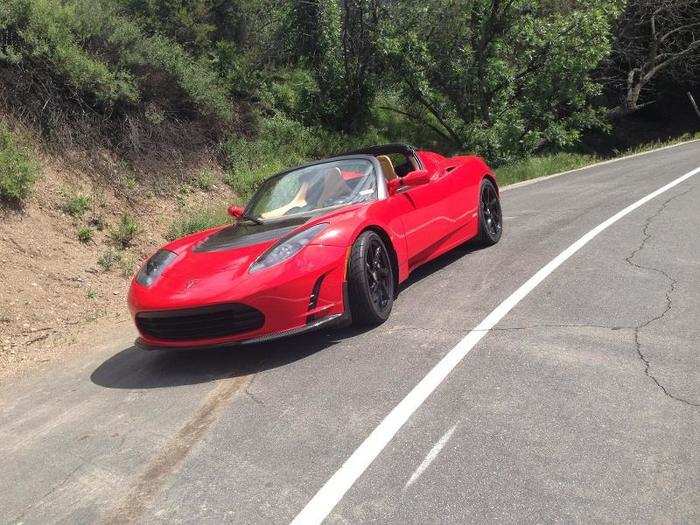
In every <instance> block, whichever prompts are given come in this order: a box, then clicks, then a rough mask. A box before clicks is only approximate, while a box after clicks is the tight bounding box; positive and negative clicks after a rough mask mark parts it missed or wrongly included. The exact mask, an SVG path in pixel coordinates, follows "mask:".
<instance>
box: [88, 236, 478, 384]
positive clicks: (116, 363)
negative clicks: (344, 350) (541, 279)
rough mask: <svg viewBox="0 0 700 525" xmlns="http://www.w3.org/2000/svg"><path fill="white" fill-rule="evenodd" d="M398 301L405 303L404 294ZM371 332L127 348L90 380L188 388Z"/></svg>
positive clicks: (422, 271) (457, 254)
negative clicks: (198, 347)
mask: <svg viewBox="0 0 700 525" xmlns="http://www.w3.org/2000/svg"><path fill="white" fill-rule="evenodd" d="M478 248H479V246H478V245H477V244H475V243H468V244H465V245H463V246H460V247H458V248H455V249H454V250H452V251H450V252H448V253H447V254H445V255H443V256H441V257H439V258H438V259H436V260H434V261H432V262H430V263H427V264H425V265H424V266H421V267H420V268H418V269H417V270H416V271H414V272H413V273H412V274H411V276H410V277H409V278H408V280H406V281H405V282H404V283H403V284H402V285H401V287H400V289H399V292H404V291H405V290H406V289H407V288H409V287H410V286H412V285H413V284H416V283H417V282H419V281H421V280H423V279H425V278H426V277H428V276H430V275H431V274H434V273H435V272H437V271H439V270H441V269H443V268H445V267H446V266H449V265H450V264H452V263H454V262H456V261H457V260H459V259H461V258H462V257H464V256H465V255H468V254H469V253H471V252H473V251H475V250H477V249H478ZM402 300H408V295H404V296H403V297H402ZM369 329H371V328H355V327H350V328H343V329H338V330H334V331H321V332H316V333H310V334H306V335H301V336H296V337H290V338H289V339H283V340H280V341H277V342H271V343H265V344H258V345H249V346H239V347H229V348H216V349H206V350H156V351H148V350H141V349H139V348H136V347H133V346H132V347H129V348H126V349H124V350H122V351H121V352H119V353H117V354H115V355H113V356H112V357H110V358H109V359H107V360H106V361H105V362H104V363H102V364H101V365H100V366H98V367H97V369H95V371H94V372H93V373H92V375H91V376H90V379H91V380H92V382H93V383H95V384H97V385H100V386H103V387H106V388H125V389H148V388H162V387H172V386H182V385H192V384H198V383H205V382H208V381H215V380H217V379H224V378H230V377H238V376H243V375H248V374H255V373H257V372H262V371H264V370H270V369H273V368H277V367H279V366H284V365H287V364H290V363H293V362H294V361H298V360H300V359H304V358H306V357H308V356H310V355H312V354H314V353H316V352H319V351H321V350H323V349H325V348H329V347H331V346H333V345H335V344H337V343H339V342H341V341H343V340H345V339H350V338H352V337H354V336H355V335H358V334H360V333H363V332H364V331H367V330H369Z"/></svg>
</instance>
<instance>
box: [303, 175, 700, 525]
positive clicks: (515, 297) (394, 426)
mask: <svg viewBox="0 0 700 525" xmlns="http://www.w3.org/2000/svg"><path fill="white" fill-rule="evenodd" d="M697 173H700V167H698V168H695V169H694V170H693V171H690V172H688V173H686V174H685V175H683V176H681V177H678V178H677V179H675V180H674V181H672V182H670V183H668V184H666V185H665V186H662V187H661V188H659V189H658V190H656V191H654V192H652V193H650V194H649V195H647V196H646V197H643V198H641V199H639V200H638V201H637V202H635V203H633V204H630V205H629V206H627V207H626V208H624V209H623V210H621V211H619V212H617V213H616V214H615V215H613V216H612V217H610V218H609V219H608V220H606V221H604V222H602V223H600V224H599V225H598V226H596V227H595V228H593V229H592V230H591V231H589V232H588V233H586V234H585V235H584V236H583V237H581V238H580V239H578V240H577V241H576V242H574V243H573V244H572V245H571V246H569V247H568V248H567V249H566V250H564V251H563V252H561V253H560V254H559V255H557V256H556V257H555V258H554V259H552V260H551V261H549V262H548V263H547V264H546V265H544V266H543V267H542V268H541V269H540V270H539V271H538V272H537V273H535V274H534V275H533V276H532V277H530V278H529V279H528V280H527V281H525V283H523V284H522V285H521V286H520V288H518V289H517V290H515V291H514V292H513V293H512V294H511V295H510V296H509V297H508V298H507V299H505V300H504V301H503V302H502V303H501V304H499V305H498V306H497V307H496V308H495V309H494V310H493V311H492V312H491V313H490V314H489V315H487V316H486V317H485V318H484V320H483V321H481V322H480V323H479V324H478V326H476V328H474V329H473V330H471V331H470V332H469V333H468V334H467V335H466V336H465V337H464V339H462V340H461V341H460V342H459V343H457V346H455V347H454V348H453V349H452V350H450V351H449V352H447V354H446V355H445V357H443V358H442V359H441V360H440V361H439V362H438V363H437V364H436V365H435V366H434V367H433V368H432V370H430V372H428V374H427V375H426V376H425V377H424V378H423V379H421V380H420V382H419V383H418V384H417V385H416V386H414V387H413V389H412V390H411V391H410V392H409V393H408V394H407V395H406V397H404V398H403V399H402V400H401V401H400V402H399V404H398V405H396V406H395V407H394V409H393V410H392V411H391V412H389V414H388V415H387V416H386V417H385V418H384V419H383V420H382V422H381V423H379V425H378V426H377V427H376V428H375V429H374V430H373V431H372V432H371V433H370V435H369V436H367V438H366V439H365V440H364V441H363V442H362V443H361V444H360V446H359V447H357V449H355V451H354V452H353V453H352V455H351V456H350V457H349V458H348V459H347V460H346V461H345V463H343V465H342V466H341V467H340V468H339V469H338V471H337V472H336V473H335V474H333V476H331V478H330V479H329V480H328V481H327V482H326V483H325V484H324V485H323V486H322V487H321V489H320V490H319V491H318V492H317V493H316V495H315V496H314V497H313V498H311V500H310V501H309V502H308V503H307V504H306V506H305V507H304V508H303V509H302V511H301V512H300V513H299V514H298V515H297V517H296V518H294V520H293V521H292V525H302V524H303V525H310V524H316V523H321V522H322V521H323V520H324V519H325V518H326V517H327V516H328V514H329V513H330V512H331V511H332V510H333V508H334V507H335V506H336V505H337V504H338V502H339V501H340V500H341V498H342V497H343V496H344V495H345V493H346V492H347V491H348V490H350V487H352V486H353V484H354V483H355V481H357V479H358V478H359V477H360V476H361V475H362V473H363V472H364V471H365V470H366V469H367V467H369V466H370V464H371V463H372V462H373V461H374V460H375V459H376V457H377V456H378V455H379V454H380V453H381V452H382V450H384V448H385V447H386V446H387V445H388V444H389V442H390V441H391V440H392V439H393V437H394V436H395V435H396V433H397V432H398V431H399V430H400V429H401V427H402V426H403V425H404V424H405V423H406V421H408V419H409V418H410V417H411V416H412V415H413V413H414V412H415V411H416V410H418V408H420V406H421V405H422V404H423V402H424V401H425V400H426V399H427V398H428V396H429V395H430V394H432V393H433V391H434V390H435V389H436V388H437V387H438V386H440V384H441V383H442V382H443V381H444V380H445V378H446V377H447V376H448V374H449V373H450V372H451V371H452V370H453V369H454V368H455V367H456V366H457V365H458V364H459V363H460V362H461V361H462V359H464V357H465V356H466V355H467V354H468V353H469V352H470V351H471V349H472V348H474V346H475V345H476V344H477V343H478V342H479V341H480V340H481V338H482V337H484V336H485V335H486V333H487V332H488V331H489V330H491V329H492V328H493V327H494V326H495V325H496V323H498V322H499V321H500V320H501V319H503V317H504V316H505V315H506V314H507V313H508V312H510V310H511V309H512V308H513V307H514V306H515V305H517V304H518V303H519V302H520V301H522V299H523V298H524V297H526V296H527V295H528V294H529V293H530V292H531V291H532V290H533V289H535V287H537V285H538V284H540V283H541V282H542V281H543V280H544V279H545V278H546V277H547V276H548V275H549V274H550V273H552V272H553V271H554V270H556V269H557V268H558V267H559V266H560V265H561V264H562V263H563V262H564V261H566V260H567V259H568V258H569V257H571V256H572V255H574V254H575V253H576V252H577V251H579V250H580V249H581V248H583V247H584V246H585V245H586V244H588V242H590V241H591V240H592V239H593V238H594V237H595V236H596V235H598V234H599V233H601V232H602V231H604V230H605V229H607V228H609V227H610V226H612V225H613V224H615V223H616V222H617V221H619V220H620V219H622V218H623V217H624V216H625V215H627V214H628V213H631V212H633V211H634V210H636V209H637V208H639V207H640V206H642V205H644V204H646V203H647V202H649V201H650V200H652V199H654V198H655V197H658V196H659V195H661V194H662V193H664V192H666V191H668V190H670V189H671V188H673V187H675V186H677V185H678V184H680V183H681V182H683V181H685V180H687V179H689V178H690V177H692V176H693V175H695V174H697Z"/></svg>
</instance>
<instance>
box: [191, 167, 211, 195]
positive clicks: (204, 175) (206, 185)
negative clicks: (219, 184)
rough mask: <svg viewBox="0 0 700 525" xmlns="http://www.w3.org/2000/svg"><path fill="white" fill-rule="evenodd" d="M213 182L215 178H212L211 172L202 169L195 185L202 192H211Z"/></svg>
mask: <svg viewBox="0 0 700 525" xmlns="http://www.w3.org/2000/svg"><path fill="white" fill-rule="evenodd" d="M215 181H216V177H214V174H213V173H212V171H211V170H209V169H203V170H202V171H201V173H200V174H199V176H198V177H197V179H196V180H195V184H196V185H197V187H198V188H199V189H200V190H202V191H211V190H212V188H213V187H214V182H215Z"/></svg>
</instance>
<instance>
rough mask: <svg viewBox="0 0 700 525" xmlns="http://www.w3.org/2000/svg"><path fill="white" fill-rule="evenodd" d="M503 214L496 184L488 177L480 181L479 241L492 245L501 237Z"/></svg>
mask: <svg viewBox="0 0 700 525" xmlns="http://www.w3.org/2000/svg"><path fill="white" fill-rule="evenodd" d="M502 233H503V214H502V212H501V201H500V199H499V198H498V190H497V189H496V185H495V184H494V183H493V182H491V181H490V180H489V179H484V180H483V181H482V182H481V189H480V190H479V242H480V243H481V244H483V245H484V246H492V245H494V244H496V243H497V242H498V241H499V240H500V239H501V234H502Z"/></svg>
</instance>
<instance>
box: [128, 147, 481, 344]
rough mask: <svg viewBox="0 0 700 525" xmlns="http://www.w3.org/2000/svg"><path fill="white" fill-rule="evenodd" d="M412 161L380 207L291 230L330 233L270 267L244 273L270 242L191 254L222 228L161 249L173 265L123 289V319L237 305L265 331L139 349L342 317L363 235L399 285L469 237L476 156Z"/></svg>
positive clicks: (335, 214)
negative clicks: (149, 281)
mask: <svg viewBox="0 0 700 525" xmlns="http://www.w3.org/2000/svg"><path fill="white" fill-rule="evenodd" d="M417 157H418V159H419V160H420V162H421V163H422V165H423V167H424V168H425V171H423V170H421V171H420V172H418V171H416V172H412V173H410V174H408V175H407V176H406V181H407V182H410V184H401V185H398V187H397V183H393V185H394V188H393V189H392V188H391V185H390V186H389V192H388V193H389V195H388V196H387V197H386V198H383V199H380V200H374V201H372V202H367V203H361V204H353V205H349V206H347V207H344V208H340V209H335V210H332V211H330V212H328V213H325V214H323V215H320V216H317V217H314V218H312V219H311V220H309V221H308V222H306V223H305V224H302V225H300V226H298V227H297V228H296V229H295V230H294V232H298V231H302V230H304V229H306V228H308V227H310V226H313V225H314V224H318V223H328V224H329V226H328V227H327V228H326V229H325V230H324V231H323V232H322V233H321V234H320V235H318V237H316V238H315V239H314V240H313V241H312V242H311V244H309V245H308V246H306V247H305V248H303V249H302V250H301V251H300V252H299V253H297V254H296V255H295V256H292V257H291V258H290V259H288V260H286V261H284V262H282V263H280V264H278V265H276V266H272V267H270V268H267V269H264V270H260V271H256V272H255V273H250V272H249V268H250V265H251V264H252V263H253V262H254V261H255V260H256V259H257V258H258V257H259V256H260V255H261V254H262V253H264V252H265V251H266V250H267V249H268V248H270V247H271V246H272V245H274V244H275V243H276V242H277V241H276V240H271V241H266V242H261V243H258V244H254V245H250V246H245V247H242V248H233V249H228V250H222V251H213V252H197V251H194V250H193V249H194V247H196V246H197V245H198V244H199V243H200V242H201V241H203V240H204V239H206V238H207V237H209V236H210V235H212V234H213V233H215V232H217V231H219V230H221V229H222V228H223V227H218V228H212V229H209V230H205V231H203V232H199V233H196V234H193V235H190V236H188V237H184V238H182V239H178V240H176V241H174V242H172V243H170V244H168V245H167V246H165V247H164V248H165V249H167V250H170V251H172V252H175V253H176V254H177V258H176V259H175V260H174V262H173V263H172V264H170V266H168V267H167V268H166V269H165V270H164V271H163V273H162V275H161V276H160V277H159V278H158V279H157V281H156V282H155V283H154V284H153V285H151V286H150V287H145V286H143V285H141V284H139V283H138V282H136V280H135V279H134V280H133V281H132V284H131V288H130V291H129V297H128V300H129V307H130V310H131V313H132V315H134V316H135V315H136V314H137V313H138V312H143V311H149V310H170V309H182V308H195V307H199V306H206V305H214V304H220V303H232V302H236V303H243V304H246V305H249V306H252V307H254V308H257V309H259V310H260V311H261V312H263V314H264V315H265V323H264V325H263V326H262V328H260V329H258V330H255V331H252V332H247V333H243V334H239V335H236V336H233V337H226V338H221V339H199V340H196V341H177V342H174V341H162V340H155V339H152V338H149V337H147V336H145V335H144V334H141V336H142V339H143V340H144V342H145V343H147V344H150V345H154V346H166V347H194V346H206V345H212V344H219V343H230V342H236V341H244V340H247V339H255V338H258V337H261V336H266V335H271V334H275V333H279V332H283V331H286V330H290V329H294V328H300V327H303V326H304V325H305V324H306V322H307V319H308V318H309V316H310V315H312V316H313V317H314V318H316V319H318V318H323V317H326V316H330V315H333V314H342V313H344V309H345V305H344V302H343V284H344V283H343V282H344V279H345V273H346V265H347V258H348V253H349V249H350V247H351V246H352V244H353V243H354V241H355V239H356V238H357V237H358V236H359V235H360V234H361V233H362V232H363V231H365V230H367V229H370V228H371V229H375V230H378V231H380V232H382V233H383V234H384V235H385V237H387V238H388V239H389V240H390V242H391V248H392V249H393V251H394V252H395V254H396V261H397V266H398V281H399V283H400V282H402V281H404V280H405V279H406V278H407V277H408V275H409V273H410V272H411V271H412V270H413V269H415V268H416V267H417V266H419V265H421V264H423V263H426V262H428V261H430V260H432V259H434V258H436V257H438V256H439V255H442V254H443V253H445V252H446V251H448V250H450V249H452V248H454V247H455V246H457V245H459V244H462V243H463V242H465V241H467V240H469V239H471V238H473V237H474V236H476V235H477V233H478V231H477V230H478V219H477V206H478V201H479V196H478V190H479V187H480V184H481V181H482V179H483V178H484V177H486V176H487V175H489V176H491V177H493V173H492V171H491V170H490V169H489V167H488V166H487V165H486V163H485V162H484V161H483V160H482V159H480V158H479V157H475V156H468V157H452V158H445V157H443V156H441V155H438V154H437V153H432V152H427V151H418V152H417ZM344 175H345V176H346V177H348V176H353V175H354V174H350V173H348V174H344ZM230 210H231V212H232V214H233V215H236V216H240V215H239V214H242V210H240V209H235V210H234V208H233V207H232V208H231V209H230ZM290 235H291V234H290ZM322 275H324V276H325V277H324V279H323V283H322V285H321V288H320V292H319V297H318V301H317V303H316V307H315V308H314V309H313V310H312V311H309V310H308V306H309V297H310V294H311V291H312V288H313V286H314V284H315V283H316V281H317V279H318V278H319V277H320V276H322Z"/></svg>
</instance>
